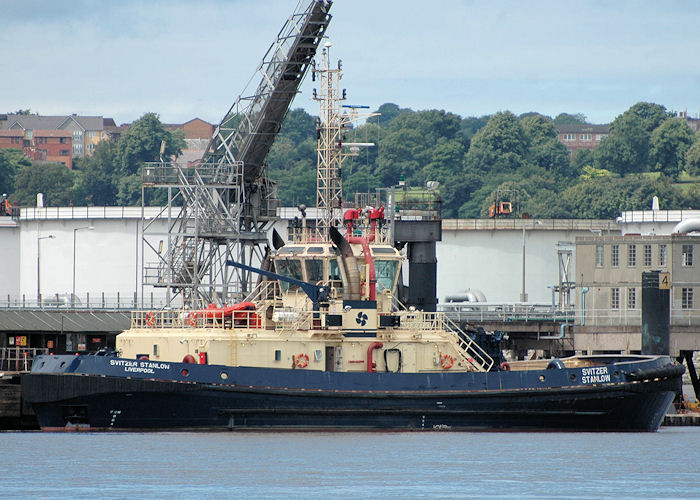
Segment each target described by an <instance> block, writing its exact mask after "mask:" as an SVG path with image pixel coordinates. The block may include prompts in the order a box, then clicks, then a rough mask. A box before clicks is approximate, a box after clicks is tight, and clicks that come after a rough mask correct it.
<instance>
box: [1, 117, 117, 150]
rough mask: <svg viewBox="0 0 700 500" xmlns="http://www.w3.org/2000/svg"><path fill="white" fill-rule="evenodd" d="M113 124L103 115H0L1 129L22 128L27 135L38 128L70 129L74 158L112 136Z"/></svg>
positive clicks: (112, 121) (43, 129)
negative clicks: (110, 130) (111, 128)
mask: <svg viewBox="0 0 700 500" xmlns="http://www.w3.org/2000/svg"><path fill="white" fill-rule="evenodd" d="M113 125H114V120H112V119H111V118H103V117H101V116H78V115H69V116H65V115H64V116H39V115H12V114H7V115H0V130H22V131H24V132H25V137H26V136H27V135H33V134H34V131H38V130H42V131H46V130H62V131H69V132H70V133H71V149H72V155H71V156H72V157H73V158H78V157H81V156H85V155H90V154H92V152H93V150H94V149H95V145H96V144H97V143H99V142H100V141H103V140H105V139H108V138H110V133H109V128H110V127H111V126H113Z"/></svg>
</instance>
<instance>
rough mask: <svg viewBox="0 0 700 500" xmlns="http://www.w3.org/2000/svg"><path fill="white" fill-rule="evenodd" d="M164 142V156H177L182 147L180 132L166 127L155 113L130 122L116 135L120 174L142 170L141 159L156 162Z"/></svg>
mask: <svg viewBox="0 0 700 500" xmlns="http://www.w3.org/2000/svg"><path fill="white" fill-rule="evenodd" d="M163 141H164V142H165V150H164V153H163V155H162V156H163V158H164V159H165V160H166V161H167V160H169V159H171V158H176V157H178V156H179V155H180V154H181V153H182V149H183V148H184V147H185V140H184V139H183V136H182V132H181V131H176V132H170V131H168V130H165V128H164V127H163V124H162V123H161V122H160V119H159V118H158V115H157V114H156V113H146V114H145V115H143V116H142V117H141V118H139V119H138V120H136V121H135V122H134V123H132V124H131V125H130V126H129V128H128V129H127V130H126V132H124V133H123V134H122V135H121V137H120V138H119V142H118V143H117V157H118V159H119V163H118V166H119V171H120V174H121V175H122V176H125V175H133V174H139V175H140V173H141V166H142V164H143V163H144V162H149V161H159V160H160V157H161V154H160V148H161V143H162V142H163Z"/></svg>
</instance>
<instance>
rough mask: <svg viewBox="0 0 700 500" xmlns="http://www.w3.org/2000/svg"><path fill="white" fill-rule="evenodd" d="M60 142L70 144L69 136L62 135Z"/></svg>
mask: <svg viewBox="0 0 700 500" xmlns="http://www.w3.org/2000/svg"><path fill="white" fill-rule="evenodd" d="M60 143H61V144H68V137H61V140H60Z"/></svg>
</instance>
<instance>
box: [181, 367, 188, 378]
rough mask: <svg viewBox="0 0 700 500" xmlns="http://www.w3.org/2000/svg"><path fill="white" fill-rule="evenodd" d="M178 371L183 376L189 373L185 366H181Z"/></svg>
mask: <svg viewBox="0 0 700 500" xmlns="http://www.w3.org/2000/svg"><path fill="white" fill-rule="evenodd" d="M180 373H181V374H182V376H183V377H187V376H188V375H189V374H190V371H189V370H188V369H187V368H183V369H182V370H181V371H180Z"/></svg>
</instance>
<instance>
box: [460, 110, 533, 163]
mask: <svg viewBox="0 0 700 500" xmlns="http://www.w3.org/2000/svg"><path fill="white" fill-rule="evenodd" d="M528 151H529V140H528V137H527V135H526V133H525V130H524V129H523V126H522V124H521V123H520V120H518V118H517V117H516V116H515V115H514V114H513V113H511V112H510V111H500V112H498V113H496V114H495V115H493V116H492V117H491V118H490V119H489V121H488V123H487V124H486V126H485V127H484V128H482V129H481V130H479V131H478V132H477V133H476V135H474V138H473V139H472V142H471V146H470V147H469V151H468V152H467V154H466V156H465V162H466V169H467V171H468V172H474V173H482V174H486V173H507V172H513V171H515V170H517V169H518V168H520V167H521V166H523V164H524V162H525V158H526V155H527V154H528Z"/></svg>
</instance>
